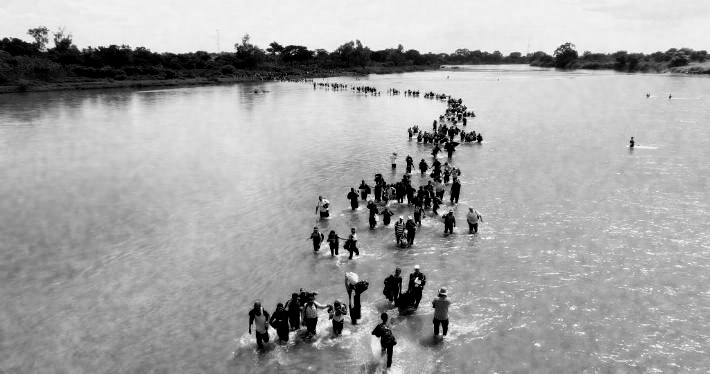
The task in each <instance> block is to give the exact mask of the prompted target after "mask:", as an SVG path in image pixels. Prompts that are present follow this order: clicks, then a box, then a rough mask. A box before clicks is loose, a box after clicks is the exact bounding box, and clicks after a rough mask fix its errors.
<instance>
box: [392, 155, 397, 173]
mask: <svg viewBox="0 0 710 374" xmlns="http://www.w3.org/2000/svg"><path fill="white" fill-rule="evenodd" d="M390 160H391V161H392V169H396V168H397V152H392V156H390Z"/></svg>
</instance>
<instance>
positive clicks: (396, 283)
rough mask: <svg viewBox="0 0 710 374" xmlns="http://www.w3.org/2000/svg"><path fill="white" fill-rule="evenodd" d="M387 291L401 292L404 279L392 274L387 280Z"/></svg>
mask: <svg viewBox="0 0 710 374" xmlns="http://www.w3.org/2000/svg"><path fill="white" fill-rule="evenodd" d="M385 289H387V290H391V291H398V292H401V290H402V277H401V276H399V277H397V276H395V275H394V274H390V276H388V277H387V278H385Z"/></svg>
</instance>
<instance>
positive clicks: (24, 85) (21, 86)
mask: <svg viewBox="0 0 710 374" xmlns="http://www.w3.org/2000/svg"><path fill="white" fill-rule="evenodd" d="M515 65H527V66H533V65H529V64H515ZM456 66H481V65H478V64H461V65H448V66H446V67H444V66H439V65H425V66H420V65H410V66H392V67H386V66H368V67H366V68H359V69H352V68H349V69H327V70H326V69H323V70H318V71H306V70H303V71H296V72H294V71H292V72H289V73H288V74H277V73H274V72H273V71H268V70H266V71H248V70H246V71H240V72H238V73H237V74H235V75H234V76H231V77H230V76H222V77H211V78H207V77H198V78H174V79H126V80H115V79H106V78H101V79H88V78H83V79H81V80H77V79H74V80H65V81H56V82H45V81H39V80H35V81H24V82H15V83H11V84H3V85H0V94H11V93H24V92H49V91H81V90H95V89H114V88H118V89H122V88H150V87H192V86H213V85H222V84H235V83H249V82H268V81H277V80H304V79H320V78H330V77H342V76H365V75H369V74H397V73H409V72H417V71H438V70H441V71H456V70H457V68H456ZM573 70H592V71H597V70H611V71H615V70H614V69H611V68H594V69H590V68H580V69H570V70H563V71H573ZM637 73H638V74H685V75H708V74H710V62H705V63H691V64H689V65H686V66H682V67H674V68H669V69H665V70H663V71H652V72H632V73H631V74H637Z"/></svg>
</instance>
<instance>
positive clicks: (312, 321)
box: [303, 292, 327, 337]
mask: <svg viewBox="0 0 710 374" xmlns="http://www.w3.org/2000/svg"><path fill="white" fill-rule="evenodd" d="M325 308H327V306H326V305H323V304H320V303H319V302H317V301H316V293H315V292H312V293H311V294H310V295H308V301H307V302H306V305H304V306H303V323H304V324H305V325H306V329H307V331H308V332H307V334H308V335H309V336H310V337H313V336H315V335H316V325H317V324H318V309H325Z"/></svg>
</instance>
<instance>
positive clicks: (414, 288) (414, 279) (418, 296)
mask: <svg viewBox="0 0 710 374" xmlns="http://www.w3.org/2000/svg"><path fill="white" fill-rule="evenodd" d="M425 285H426V276H425V275H424V273H422V272H420V271H419V265H414V273H412V274H409V286H408V287H407V292H409V294H410V295H412V298H413V300H414V306H415V307H416V308H419V302H420V301H422V291H424V286H425Z"/></svg>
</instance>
